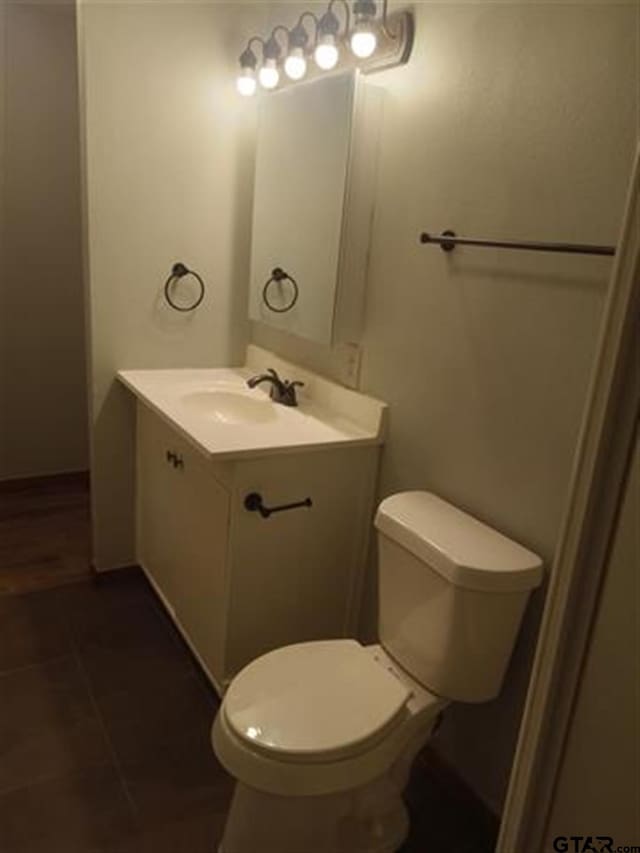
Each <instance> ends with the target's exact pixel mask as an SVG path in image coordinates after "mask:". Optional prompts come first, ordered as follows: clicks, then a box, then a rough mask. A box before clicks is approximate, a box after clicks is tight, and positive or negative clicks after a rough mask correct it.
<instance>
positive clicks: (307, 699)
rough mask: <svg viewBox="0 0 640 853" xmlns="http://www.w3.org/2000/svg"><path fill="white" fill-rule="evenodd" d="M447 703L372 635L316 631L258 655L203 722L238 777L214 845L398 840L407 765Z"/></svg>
mask: <svg viewBox="0 0 640 853" xmlns="http://www.w3.org/2000/svg"><path fill="white" fill-rule="evenodd" d="M446 705H447V702H446V700H443V699H441V698H440V697H437V696H435V695H434V694H432V693H430V692H429V691H428V690H426V689H425V688H424V687H422V686H421V685H419V684H418V683H417V682H415V681H414V680H413V679H412V678H411V677H410V676H409V674H408V673H406V672H404V671H402V669H401V668H400V667H399V666H398V665H397V664H396V663H395V661H393V660H392V659H391V658H390V657H389V656H388V655H387V653H386V652H385V651H384V649H383V648H382V647H381V646H380V645H372V646H362V645H360V643H358V642H356V641H355V640H327V641H318V642H311V643H300V644H298V645H294V646H287V647H285V648H282V649H277V650H276V651H274V652H270V653H268V654H267V655H264V656H263V657H261V658H258V660H257V661H254V662H253V664H250V665H249V666H248V667H246V668H245V669H244V670H243V671H242V672H241V673H240V675H239V676H237V677H236V679H234V681H233V682H232V684H231V686H230V687H229V690H228V692H227V693H226V695H225V699H224V702H223V705H222V708H221V710H220V713H219V714H218V716H217V718H216V720H215V723H214V726H213V732H212V740H213V746H214V750H215V752H216V754H217V756H218V758H219V759H220V761H221V763H222V764H223V765H224V766H225V768H226V769H227V770H228V771H229V772H230V773H231V774H232V775H233V776H234V777H235V778H236V780H237V782H238V784H237V786H236V791H235V793H234V801H233V804H232V808H231V812H230V815H229V819H228V822H227V831H226V835H225V840H224V842H223V846H222V847H221V848H220V849H221V851H223V853H236V851H238V853H245V851H247V853H248V851H249V850H255V849H257V848H256V847H255V844H256V839H258V838H259V839H260V847H259V849H260V850H261V851H265V853H266V851H273V853H275V851H278V853H302V851H304V853H338V851H343V850H344V851H345V853H347V851H349V853H352V851H362V853H386V851H390V853H391V851H394V850H397V848H398V847H399V846H400V845H401V844H402V841H403V839H404V837H405V836H406V832H407V828H408V821H407V817H406V811H405V808H404V804H403V802H402V798H401V794H402V791H403V790H404V788H405V786H406V782H407V779H408V774H409V771H410V768H411V764H412V762H413V759H414V757H415V754H416V752H418V751H419V750H420V749H421V748H422V746H423V745H424V744H425V743H426V741H427V740H428V738H429V736H430V734H431V731H432V730H433V727H434V726H435V724H436V722H437V721H438V719H439V716H440V713H441V712H442V710H443V709H444V708H445V706H446ZM275 812H277V813H278V815H279V817H278V819H277V820H275V819H274V814H275ZM252 845H253V846H252Z"/></svg>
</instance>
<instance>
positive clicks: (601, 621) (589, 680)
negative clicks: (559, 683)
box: [544, 436, 640, 850]
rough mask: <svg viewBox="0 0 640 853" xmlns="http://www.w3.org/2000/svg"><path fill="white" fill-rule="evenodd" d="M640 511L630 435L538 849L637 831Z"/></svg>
mask: <svg viewBox="0 0 640 853" xmlns="http://www.w3.org/2000/svg"><path fill="white" fill-rule="evenodd" d="M639 518H640V441H639V440H638V437H637V436H636V442H635V452H634V457H633V460H632V461H631V464H630V466H629V473H628V479H627V484H626V489H625V495H624V500H623V502H622V506H621V511H620V516H619V518H618V523H617V528H616V531H615V534H614V537H613V543H612V547H611V553H610V556H609V561H608V565H607V570H606V576H605V580H604V584H603V589H602V595H601V598H600V605H599V608H598V613H597V616H596V620H595V624H594V629H593V633H592V636H591V642H590V644H589V650H588V653H587V658H586V661H585V665H584V669H583V674H582V679H581V682H580V686H579V688H578V694H577V698H576V705H575V710H574V715H573V720H572V723H571V728H570V731H569V736H568V738H567V744H566V750H565V754H564V759H563V762H562V764H561V767H560V775H559V779H558V782H557V788H556V791H555V796H554V802H553V807H552V811H551V816H550V821H549V826H548V830H547V842H546V844H545V847H544V849H545V850H547V849H548V850H552V849H553V847H552V843H553V839H554V838H555V837H556V836H557V835H609V836H612V837H613V838H614V839H615V846H614V849H615V847H617V846H618V845H620V846H623V845H625V844H633V843H636V842H637V841H638V838H640V691H639V689H638V685H639V684H640V622H639V621H638V613H639V612H640V581H639V578H638V567H639V566H640V535H639V531H638V519H639ZM605 792H606V796H604V794H605Z"/></svg>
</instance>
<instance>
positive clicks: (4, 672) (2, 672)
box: [0, 650, 75, 679]
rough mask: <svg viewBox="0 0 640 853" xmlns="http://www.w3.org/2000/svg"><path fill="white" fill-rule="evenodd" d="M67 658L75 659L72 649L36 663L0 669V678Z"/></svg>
mask: <svg viewBox="0 0 640 853" xmlns="http://www.w3.org/2000/svg"><path fill="white" fill-rule="evenodd" d="M67 658H71V659H74V660H75V655H74V653H73V650H72V651H70V652H67V654H65V655H56V656H55V657H52V658H46V659H45V660H39V661H37V662H36V663H26V664H24V666H14V667H11V669H2V670H0V679H3V678H6V677H8V676H10V675H17V674H18V673H20V672H27V671H28V670H30V669H36V668H37V667H42V666H49V664H52V663H60V662H61V661H63V660H66V659H67Z"/></svg>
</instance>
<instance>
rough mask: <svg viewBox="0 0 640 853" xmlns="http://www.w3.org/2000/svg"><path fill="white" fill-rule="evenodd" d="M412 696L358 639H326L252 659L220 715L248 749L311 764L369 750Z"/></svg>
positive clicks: (230, 691) (397, 718)
mask: <svg viewBox="0 0 640 853" xmlns="http://www.w3.org/2000/svg"><path fill="white" fill-rule="evenodd" d="M411 695H412V691H411V690H410V689H409V688H408V686H407V685H406V684H404V683H402V682H401V681H400V680H399V679H398V678H397V677H396V676H395V675H394V674H393V673H392V672H390V671H389V670H388V669H387V668H385V667H384V666H381V665H380V664H379V663H377V662H376V661H375V660H374V658H373V656H372V655H371V654H370V653H369V652H368V651H367V649H366V648H365V647H363V646H362V645H360V643H358V642H357V641H355V640H351V639H349V640H328V641H318V642H309V643H299V644H296V645H292V646H285V647H284V648H280V649H276V650H275V651H273V652H269V653H268V654H266V655H263V656H262V657H260V658H258V659H257V660H255V661H253V662H252V663H251V664H249V665H248V666H247V667H245V668H244V669H243V670H242V672H240V673H239V675H237V676H236V677H235V679H234V680H233V682H232V683H231V685H230V687H229V689H228V691H227V693H226V694H225V697H224V702H223V706H222V711H223V713H224V718H225V722H226V723H227V726H228V727H229V729H230V730H231V732H232V733H233V734H234V735H235V736H236V737H237V738H239V739H240V740H241V741H242V742H243V743H245V744H246V746H247V747H248V748H249V749H251V750H253V751H256V752H258V753H262V754H266V755H267V756H269V757H271V758H274V759H278V760H280V761H288V762H296V761H303V762H305V763H307V764H309V763H315V762H332V761H336V760H339V759H342V758H345V757H348V756H350V755H354V754H359V753H361V752H362V751H364V750H366V749H367V748H368V747H369V746H370V745H371V743H372V742H375V741H376V740H379V739H380V738H382V737H384V736H386V734H387V733H388V732H389V730H390V729H391V728H392V727H393V726H394V725H395V724H397V723H398V722H399V721H400V720H401V719H402V718H403V717H404V714H403V710H404V709H405V707H406V704H407V702H408V700H409V699H410V698H411Z"/></svg>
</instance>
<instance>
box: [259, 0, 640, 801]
mask: <svg viewBox="0 0 640 853" xmlns="http://www.w3.org/2000/svg"><path fill="white" fill-rule="evenodd" d="M638 10H639V7H638V5H637V4H635V3H628V4H611V3H603V4H553V3H542V4H538V3H535V4H534V3H528V2H512V3H504V4H502V3H497V4H496V3H474V4H452V3H442V4H431V3H424V4H416V23H417V32H416V45H415V49H414V52H413V56H412V57H411V60H410V62H409V64H408V66H406V67H405V68H401V69H394V70H391V71H388V72H385V73H384V74H380V75H378V76H377V77H376V80H377V82H379V83H380V84H381V85H384V87H385V88H386V89H387V102H386V112H385V118H384V126H383V131H382V143H381V162H380V175H379V186H378V194H377V210H376V219H375V224H374V233H373V247H372V255H371V263H370V271H369V282H368V291H367V312H366V332H365V337H364V342H363V364H362V372H361V381H360V386H361V388H362V389H363V390H365V391H367V392H369V393H371V394H374V395H375V396H377V397H380V398H381V399H383V400H386V401H387V402H389V403H390V405H391V417H390V432H389V439H388V442H387V445H386V447H385V450H384V455H383V461H382V469H381V480H380V496H381V497H382V496H384V495H387V494H389V493H391V492H394V491H397V490H402V489H414V488H426V489H432V490H434V491H436V492H437V493H439V494H441V495H442V496H444V497H445V498H447V499H449V500H451V501H453V502H454V503H456V504H458V505H459V506H461V507H463V508H465V509H467V510H468V511H470V512H472V513H474V514H476V515H477V516H479V517H480V518H482V519H484V520H485V521H487V522H488V523H491V524H493V525H495V526H496V527H497V528H498V529H500V530H502V531H504V532H505V533H507V534H508V535H511V536H513V537H514V538H515V539H517V540H519V541H521V542H522V543H524V544H525V545H527V546H529V547H530V548H532V549H534V550H537V551H538V552H539V553H540V554H541V555H543V556H544V558H545V559H546V560H547V561H548V562H550V561H551V557H552V554H553V551H554V546H555V541H556V536H557V530H558V525H559V522H560V517H561V513H562V507H563V503H564V500H565V497H566V490H567V486H568V478H569V472H570V467H571V461H572V455H573V450H574V445H575V440H576V435H577V430H578V427H579V423H580V418H581V414H582V407H583V402H584V396H585V390H586V383H587V379H588V375H589V370H590V366H591V361H592V358H593V355H594V347H595V342H596V336H597V333H598V327H599V322H600V315H601V309H602V305H603V295H604V292H605V288H606V284H607V276H608V273H609V270H610V266H611V261H610V260H608V259H603V258H584V257H563V256H557V255H549V256H544V255H538V254H536V255H534V254H527V253H525V252H519V253H509V252H506V251H499V250H495V251H493V250H480V249H476V250H472V249H468V250H458V251H456V253H455V254H453V255H452V256H445V255H444V254H443V253H442V252H441V251H440V250H439V249H438V248H435V247H424V246H420V245H419V243H418V235H419V233H420V231H422V230H432V231H435V232H439V231H441V230H444V229H446V228H454V229H455V230H456V231H457V232H458V233H459V234H461V235H468V236H480V237H491V236H495V237H505V238H514V239H515V238H518V237H520V238H524V239H527V238H528V239H540V240H559V241H560V240H568V241H576V242H593V243H614V242H615V241H616V237H617V229H618V226H619V223H620V218H621V215H622V205H623V201H624V195H625V190H626V183H627V180H628V176H629V170H630V167H631V161H632V154H633V150H634V140H635V138H636V135H637V128H638V99H637V81H638V73H639V68H638V24H639V21H638V15H639V11H638ZM252 337H253V339H254V340H255V341H256V342H257V343H260V344H262V345H267V346H271V347H272V348H276V349H278V350H279V351H280V352H281V354H282V355H284V356H286V357H289V358H291V359H293V360H295V359H296V358H298V359H300V360H301V361H303V362H304V363H306V364H307V365H309V366H312V367H317V368H319V369H321V370H325V371H327V372H330V373H332V374H333V375H335V376H338V377H342V378H344V377H345V376H347V375H348V370H347V368H346V367H345V364H344V358H343V355H342V353H340V352H336V353H329V352H328V351H324V352H319V351H318V350H317V348H313V347H309V346H307V345H302V344H300V342H298V341H295V340H294V339H291V338H285V337H283V336H281V335H280V336H278V334H277V333H275V332H273V330H266V329H265V328H262V327H259V326H258V325H256V324H254V326H253V331H252ZM374 580H375V577H374V572H373V571H372V573H371V578H370V584H369V596H368V601H367V602H366V605H365V614H364V622H365V627H364V632H365V634H366V635H368V636H371V633H372V626H373V625H374V623H375V583H374ZM540 598H541V596H540V595H539V596H538V597H537V601H536V602H535V603H534V606H533V607H532V608H531V609H530V613H529V619H528V622H527V624H526V625H525V628H524V631H523V633H522V636H521V641H520V644H519V648H518V649H517V652H516V655H515V658H514V661H513V666H512V667H511V672H510V675H509V678H508V681H507V684H506V686H505V689H504V691H503V695H502V697H501V698H500V699H499V700H497V701H496V702H492V703H489V704H487V705H484V706H476V707H471V706H468V707H463V706H456V707H453V708H452V709H450V711H449V712H448V714H447V719H446V721H445V725H444V727H443V730H442V734H441V735H440V736H439V743H440V749H441V750H442V751H443V753H444V754H445V756H446V758H447V759H448V760H449V761H451V762H452V763H453V764H454V765H455V766H456V768H457V769H458V770H459V771H460V772H461V773H462V775H463V776H464V777H465V778H466V779H467V781H468V782H469V783H470V784H471V785H472V786H473V787H474V788H475V790H476V791H478V792H479V793H480V794H481V796H482V797H483V798H484V799H485V800H486V802H487V803H488V804H489V805H490V806H491V807H492V808H493V809H495V810H496V811H499V810H500V809H501V806H502V801H503V797H504V792H505V788H506V784H507V779H508V773H509V768H510V764H511V760H512V753H513V748H514V745H515V737H516V733H517V728H518V725H519V719H520V713H521V708H522V703H523V699H524V691H525V689H526V684H527V680H528V670H529V663H530V656H531V653H532V650H533V644H534V640H535V630H536V626H537V613H538V612H539V607H540V603H541V601H540Z"/></svg>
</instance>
